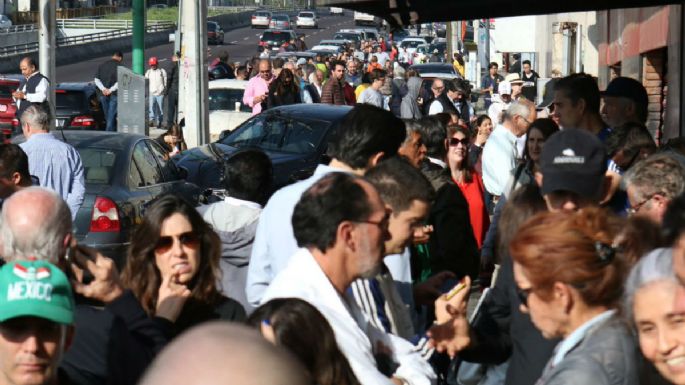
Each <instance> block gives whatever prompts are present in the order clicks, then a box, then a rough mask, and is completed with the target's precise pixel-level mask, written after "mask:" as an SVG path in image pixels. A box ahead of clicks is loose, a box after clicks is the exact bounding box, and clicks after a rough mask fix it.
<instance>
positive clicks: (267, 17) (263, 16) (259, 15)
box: [251, 11, 271, 28]
mask: <svg viewBox="0 0 685 385" xmlns="http://www.w3.org/2000/svg"><path fill="white" fill-rule="evenodd" d="M269 23H271V12H269V11H257V12H255V13H254V14H253V15H252V20H251V25H252V28H269Z"/></svg>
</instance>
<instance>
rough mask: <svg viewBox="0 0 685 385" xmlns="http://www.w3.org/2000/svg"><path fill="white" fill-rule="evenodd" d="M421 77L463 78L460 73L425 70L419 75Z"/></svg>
mask: <svg viewBox="0 0 685 385" xmlns="http://www.w3.org/2000/svg"><path fill="white" fill-rule="evenodd" d="M419 77H421V79H448V80H452V79H461V76H459V75H458V74H453V73H447V72H424V73H422V74H420V75H419Z"/></svg>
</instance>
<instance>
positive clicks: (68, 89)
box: [55, 83, 107, 130]
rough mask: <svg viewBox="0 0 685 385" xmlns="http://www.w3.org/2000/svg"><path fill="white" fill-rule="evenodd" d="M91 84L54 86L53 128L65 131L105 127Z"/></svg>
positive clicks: (60, 84) (59, 84)
mask: <svg viewBox="0 0 685 385" xmlns="http://www.w3.org/2000/svg"><path fill="white" fill-rule="evenodd" d="M95 90H96V87H95V84H93V83H58V84H57V85H56V86H55V127H57V128H62V129H65V130H102V129H104V128H105V126H106V125H107V124H106V122H105V114H104V112H103V111H102V106H101V105H100V101H99V100H98V95H97V93H96V91H95Z"/></svg>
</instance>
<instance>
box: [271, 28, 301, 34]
mask: <svg viewBox="0 0 685 385" xmlns="http://www.w3.org/2000/svg"><path fill="white" fill-rule="evenodd" d="M264 32H275V33H292V34H294V32H293V30H292V29H278V28H269V29H267V30H266V31H264Z"/></svg>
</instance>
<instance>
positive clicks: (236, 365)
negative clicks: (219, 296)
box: [140, 322, 309, 385]
mask: <svg viewBox="0 0 685 385" xmlns="http://www.w3.org/2000/svg"><path fill="white" fill-rule="evenodd" d="M265 369H268V370H265ZM140 384H141V385H204V384H214V385H224V384H225V385H229V384H230V385H306V384H309V381H308V378H307V374H306V371H305V369H304V367H302V366H301V365H300V363H299V362H298V361H296V360H295V358H293V357H292V356H291V355H290V353H288V352H287V351H285V350H284V349H283V348H280V347H278V346H274V345H272V344H270V343H269V342H267V341H266V340H265V339H264V338H262V336H261V335H259V333H257V331H255V330H253V329H250V328H248V327H247V326H243V325H237V324H230V323H226V322H210V323H206V324H203V325H201V326H198V327H195V328H193V329H191V330H190V331H188V332H186V333H184V334H183V335H181V336H180V337H179V338H177V339H175V340H174V341H173V342H172V343H171V344H170V345H169V346H167V347H166V348H165V349H164V350H163V351H162V353H161V354H160V355H159V356H158V357H157V359H155V361H154V362H153V363H152V365H151V366H150V368H149V369H148V371H147V373H146V374H145V376H144V377H143V380H142V381H141V382H140Z"/></svg>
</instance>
